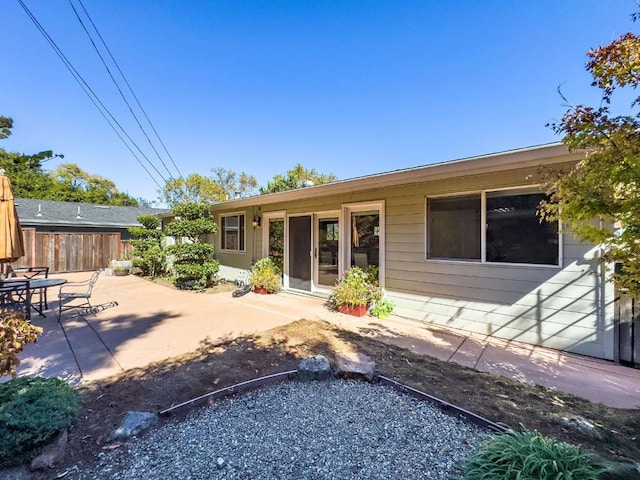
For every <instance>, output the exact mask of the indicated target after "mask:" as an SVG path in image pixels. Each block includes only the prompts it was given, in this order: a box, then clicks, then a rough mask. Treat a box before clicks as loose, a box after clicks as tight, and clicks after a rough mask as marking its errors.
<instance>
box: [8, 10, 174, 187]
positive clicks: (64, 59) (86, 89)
mask: <svg viewBox="0 0 640 480" xmlns="http://www.w3.org/2000/svg"><path fill="white" fill-rule="evenodd" d="M18 3H19V4H20V6H21V7H22V9H23V10H24V11H25V13H26V14H27V16H28V17H29V18H30V19H31V21H32V22H33V24H34V25H35V26H36V28H37V29H38V31H39V32H40V33H41V34H42V36H43V37H44V38H45V40H47V42H48V43H49V45H50V46H51V47H52V48H53V50H54V51H55V52H56V54H57V55H58V57H59V58H60V60H61V61H62V63H63V64H64V65H65V67H66V68H67V70H68V71H69V73H71V75H72V76H73V78H74V79H75V80H76V82H78V84H79V85H80V87H81V88H82V90H83V91H84V93H85V94H86V95H87V96H88V97H89V99H90V100H91V102H92V103H93V104H94V106H95V107H96V108H97V109H98V111H99V112H100V114H101V115H102V116H103V118H104V119H105V120H106V121H107V123H108V124H109V126H110V127H111V128H112V129H113V130H114V132H115V133H116V134H117V135H118V137H119V138H120V140H121V141H122V142H123V143H124V144H125V146H126V147H127V149H128V150H129V151H130V152H131V153H132V155H133V157H134V158H135V159H136V161H137V162H138V163H139V164H140V166H141V167H142V168H143V170H144V171H145V172H146V173H147V174H148V175H149V177H150V178H151V180H153V182H154V183H155V184H156V185H157V186H158V188H160V189H162V188H163V187H162V186H161V185H160V184H159V183H158V181H157V180H156V179H155V177H154V175H153V174H152V173H151V172H150V171H149V170H148V169H147V168H146V167H145V166H144V164H143V163H142V161H141V160H140V159H139V158H138V156H137V155H136V154H135V152H133V150H132V149H131V147H130V145H129V144H128V143H127V142H126V141H125V140H124V138H123V137H122V135H121V134H120V132H119V131H118V130H117V129H116V127H115V126H114V123H115V125H117V126H118V128H119V129H120V130H121V131H122V133H124V135H125V136H126V137H127V139H128V140H129V141H130V142H131V144H133V146H134V147H135V148H136V149H137V150H138V151H139V152H140V154H141V155H142V156H143V157H144V158H145V159H146V160H147V162H148V163H149V164H150V165H151V167H153V169H154V170H155V171H156V173H157V174H158V175H159V176H160V178H161V179H162V181H163V182H164V183H165V184H166V183H167V180H166V179H165V178H164V176H163V175H162V173H160V171H159V170H158V169H157V168H156V167H155V166H154V165H153V163H151V161H150V160H149V159H148V158H147V156H146V155H145V154H144V152H143V151H142V150H141V149H140V147H139V146H138V145H137V144H136V142H135V141H134V140H133V139H132V138H131V137H130V136H129V135H128V134H127V132H126V130H125V129H124V128H123V127H122V125H120V123H119V122H118V121H117V120H116V118H115V117H114V116H113V114H112V113H111V112H110V111H109V109H108V108H107V107H106V106H105V105H104V103H102V101H101V100H100V98H99V97H98V95H97V94H96V93H95V92H94V91H93V89H92V88H91V87H90V86H89V84H88V83H87V82H86V81H85V79H84V78H83V77H82V75H80V73H79V72H78V71H77V70H76V69H75V67H74V66H73V64H72V63H71V62H70V61H69V59H68V58H67V57H66V56H65V55H64V53H62V50H61V49H60V48H59V47H58V45H57V44H56V42H55V41H54V40H53V38H51V36H50V35H49V34H48V33H47V31H46V30H45V28H44V27H43V26H42V25H41V24H40V22H38V19H37V18H36V17H35V15H33V13H31V11H30V10H29V8H28V7H27V6H26V5H25V4H24V2H23V1H22V0H18ZM107 115H108V116H109V117H110V118H111V120H110V119H109V118H108V117H107Z"/></svg>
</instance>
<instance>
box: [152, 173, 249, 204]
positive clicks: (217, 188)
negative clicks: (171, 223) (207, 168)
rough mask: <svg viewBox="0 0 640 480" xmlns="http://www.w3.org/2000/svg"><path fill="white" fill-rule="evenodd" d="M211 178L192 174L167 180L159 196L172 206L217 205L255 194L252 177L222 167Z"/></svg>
mask: <svg viewBox="0 0 640 480" xmlns="http://www.w3.org/2000/svg"><path fill="white" fill-rule="evenodd" d="M211 172H212V175H211V176H208V177H207V176H204V175H200V174H197V173H192V174H191V175H189V176H188V177H187V178H184V179H183V178H173V179H171V180H168V181H167V183H166V184H165V187H164V189H163V190H161V191H160V192H159V193H160V196H161V198H162V199H163V200H164V201H165V202H166V203H167V205H170V206H173V205H176V204H178V203H182V202H196V203H207V204H212V203H218V202H224V201H225V200H227V199H229V198H233V197H235V196H236V194H238V195H240V196H243V197H245V196H249V195H252V194H254V193H255V192H256V188H257V185H258V182H257V180H256V178H255V177H254V176H253V175H249V174H248V173H245V172H241V173H236V172H234V171H233V170H227V169H225V168H222V167H218V168H214V169H212V170H211Z"/></svg>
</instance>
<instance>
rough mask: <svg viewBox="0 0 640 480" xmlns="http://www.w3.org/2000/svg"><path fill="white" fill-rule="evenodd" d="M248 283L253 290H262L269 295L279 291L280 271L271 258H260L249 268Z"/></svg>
mask: <svg viewBox="0 0 640 480" xmlns="http://www.w3.org/2000/svg"><path fill="white" fill-rule="evenodd" d="M249 283H250V284H251V285H252V286H253V288H264V289H265V290H266V291H268V292H269V293H276V292H278V291H279V290H280V284H281V280H280V270H279V269H278V267H277V266H276V264H275V263H274V262H273V260H272V259H271V258H269V257H267V258H261V259H260V260H258V261H257V262H256V263H255V265H254V266H253V268H251V273H250V274H249Z"/></svg>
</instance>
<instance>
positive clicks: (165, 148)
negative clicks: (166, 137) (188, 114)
mask: <svg viewBox="0 0 640 480" xmlns="http://www.w3.org/2000/svg"><path fill="white" fill-rule="evenodd" d="M69 2H71V0H69ZM78 3H79V4H80V6H81V7H82V10H83V11H84V13H85V15H86V16H87V18H88V19H89V21H90V22H91V25H92V26H93V29H94V30H95V31H96V33H97V34H98V38H100V41H101V42H102V45H103V46H104V48H105V50H106V51H107V53H108V54H109V57H110V58H111V61H112V62H113V64H114V65H115V66H116V68H117V69H118V72H119V73H120V76H121V77H122V79H123V80H124V83H125V84H126V85H127V88H128V89H129V92H131V95H132V96H133V98H134V99H135V101H136V104H137V105H138V107H139V108H140V111H141V112H142V114H143V115H144V118H145V119H146V120H147V122H148V123H149V125H150V126H151V129H152V130H153V133H154V134H155V135H156V137H157V138H158V140H159V141H160V145H162V148H163V149H164V151H165V153H166V154H167V156H168V157H169V159H170V160H171V163H172V164H173V166H174V168H175V169H176V171H177V172H178V176H179V177H180V178H181V179H182V180H183V181H184V177H183V176H182V173H181V172H180V169H179V168H178V166H177V165H176V162H175V161H174V160H173V157H172V156H171V154H170V153H169V150H167V147H166V145H165V144H164V142H163V141H162V138H160V135H159V134H158V132H157V131H156V128H155V127H154V125H153V123H152V122H151V119H150V118H149V116H148V115H147V112H146V111H145V109H144V108H143V107H142V105H141V104H140V100H138V97H137V95H136V94H135V92H134V91H133V88H132V87H131V85H130V84H129V81H128V80H127V77H126V76H125V74H124V72H123V71H122V70H121V69H120V65H118V62H117V61H116V59H115V58H114V56H113V54H112V53H111V50H110V49H109V47H108V46H107V43H106V42H105V41H104V38H102V35H101V34H100V31H99V30H98V27H97V26H96V25H95V23H93V19H92V18H91V15H89V12H88V11H87V9H86V8H85V6H84V4H83V3H82V0H78ZM74 10H75V9H74ZM156 153H157V152H156ZM165 168H166V166H165Z"/></svg>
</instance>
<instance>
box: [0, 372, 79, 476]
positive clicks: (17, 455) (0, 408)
mask: <svg viewBox="0 0 640 480" xmlns="http://www.w3.org/2000/svg"><path fill="white" fill-rule="evenodd" d="M79 403H80V400H79V397H78V394H77V393H76V391H75V390H74V389H73V388H71V387H70V386H69V384H68V383H66V382H65V381H64V380H60V379H58V378H42V377H38V378H30V377H20V378H16V379H14V380H10V381H8V382H7V383H4V384H0V468H7V467H11V466H15V465H20V464H22V463H24V462H26V461H29V460H31V459H32V458H34V457H35V456H36V455H38V453H40V451H41V450H42V448H43V447H44V446H45V445H46V443H47V441H48V440H50V439H51V438H52V437H53V436H54V435H55V434H56V433H58V432H60V431H62V430H64V429H65V428H67V427H68V426H69V424H70V423H71V421H72V420H73V418H74V417H75V415H76V412H77V411H78V406H79Z"/></svg>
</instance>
